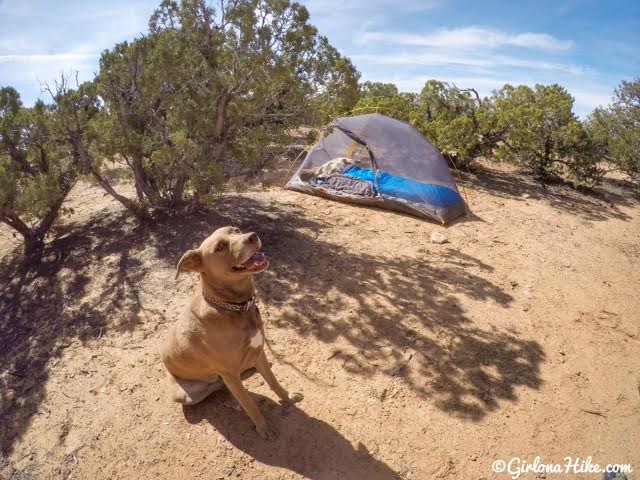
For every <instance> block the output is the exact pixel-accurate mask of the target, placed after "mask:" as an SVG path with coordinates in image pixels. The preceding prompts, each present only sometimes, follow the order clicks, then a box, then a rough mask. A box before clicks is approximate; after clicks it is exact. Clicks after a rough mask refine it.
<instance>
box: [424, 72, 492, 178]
mask: <svg viewBox="0 0 640 480" xmlns="http://www.w3.org/2000/svg"><path fill="white" fill-rule="evenodd" d="M419 108H420V113H421V116H422V119H423V123H422V131H423V133H424V134H425V136H426V137H427V138H428V139H429V140H430V141H431V142H433V143H434V144H435V145H436V146H437V147H438V148H439V149H440V150H441V151H442V153H443V154H444V155H445V156H446V157H447V158H449V160H450V161H452V162H453V163H455V164H456V165H458V166H466V165H468V164H470V163H471V162H473V160H474V159H475V158H476V157H478V156H480V155H485V154H488V153H490V151H491V149H492V148H493V147H494V146H495V145H496V144H497V142H498V141H500V140H501V138H502V134H503V133H504V132H503V130H501V129H500V128H498V126H497V124H496V119H495V109H494V108H493V105H492V104H491V103H490V102H489V101H488V100H487V99H485V100H484V101H483V100H481V99H480V97H479V96H478V94H477V92H476V91H475V90H473V89H467V90H461V89H459V88H458V87H456V86H455V85H451V84H448V83H445V82H439V81H437V80H429V81H428V82H427V83H426V84H425V86H424V88H423V89H422V91H421V92H420V103H419Z"/></svg>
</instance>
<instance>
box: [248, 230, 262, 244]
mask: <svg viewBox="0 0 640 480" xmlns="http://www.w3.org/2000/svg"><path fill="white" fill-rule="evenodd" d="M259 241H260V239H259V238H258V234H257V233H255V232H251V233H250V234H249V237H247V242H248V243H258V242H259Z"/></svg>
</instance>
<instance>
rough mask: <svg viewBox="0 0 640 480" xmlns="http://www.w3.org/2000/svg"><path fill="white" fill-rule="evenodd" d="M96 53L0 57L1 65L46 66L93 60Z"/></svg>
mask: <svg viewBox="0 0 640 480" xmlns="http://www.w3.org/2000/svg"><path fill="white" fill-rule="evenodd" d="M97 55H99V54H98V53H73V52H67V53H42V54H37V53H36V54H17V55H0V64H1V63H20V64H46V63H59V62H78V61H83V60H86V59H95V58H96V56H97Z"/></svg>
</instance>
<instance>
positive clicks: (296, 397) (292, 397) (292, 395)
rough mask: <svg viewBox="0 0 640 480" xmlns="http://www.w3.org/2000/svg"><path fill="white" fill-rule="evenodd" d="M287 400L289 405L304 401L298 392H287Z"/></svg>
mask: <svg viewBox="0 0 640 480" xmlns="http://www.w3.org/2000/svg"><path fill="white" fill-rule="evenodd" d="M287 398H288V400H289V402H290V403H298V402H301V401H302V400H303V399H304V395H302V394H301V393H300V392H289V395H287Z"/></svg>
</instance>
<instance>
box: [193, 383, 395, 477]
mask: <svg viewBox="0 0 640 480" xmlns="http://www.w3.org/2000/svg"><path fill="white" fill-rule="evenodd" d="M229 397H230V394H229V393H228V392H226V391H224V392H218V393H216V394H214V395H212V396H211V397H210V398H208V399H207V400H205V401H204V402H202V403H200V404H198V405H194V406H191V407H184V416H185V418H186V419H187V421H188V422H189V423H191V424H197V423H201V422H203V421H206V422H208V423H210V424H211V425H212V426H213V427H214V428H215V429H216V430H217V431H218V432H219V433H220V434H221V435H222V436H223V437H224V438H225V439H226V440H228V441H229V442H230V443H231V444H232V445H234V446H235V447H236V448H238V449H239V450H241V451H243V452H245V453H246V454H248V455H250V456H251V457H252V458H255V459H256V460H258V461H259V462H262V463H265V464H267V465H273V466H276V467H280V468H287V469H289V470H292V471H294V472H296V473H298V474H299V475H302V476H304V478H309V479H314V480H315V479H317V480H320V479H325V478H367V479H372V480H375V479H380V480H390V479H393V478H399V476H398V475H397V473H396V472H394V471H393V470H392V469H391V468H390V467H389V466H388V465H386V464H385V463H384V462H382V461H379V460H377V459H376V458H374V457H373V456H372V455H371V454H370V453H369V451H368V450H367V447H366V446H365V445H363V444H362V443H358V445H357V447H355V448H354V447H353V446H352V445H351V442H349V440H347V439H346V438H344V437H343V436H342V435H341V434H340V433H339V432H338V431H337V430H336V429H335V428H334V427H332V426H331V425H329V424H328V423H326V422H323V421H322V420H319V419H316V418H313V417H310V416H309V415H307V414H306V413H305V412H304V411H303V410H301V409H298V408H296V407H295V406H293V405H292V406H287V407H283V406H282V405H280V404H276V403H275V402H274V401H273V400H271V399H269V398H267V397H264V396H262V395H257V394H254V398H255V399H256V401H257V402H258V404H259V405H260V409H261V411H262V412H263V414H264V415H265V418H266V419H267V421H268V422H270V423H271V424H272V425H273V426H275V427H276V428H277V430H278V431H279V436H278V438H277V439H275V440H271V441H266V440H262V439H261V438H260V437H259V436H258V434H257V433H256V431H255V429H254V428H253V425H252V424H251V422H250V421H249V419H248V417H246V416H245V418H244V420H242V419H241V418H239V417H240V416H244V413H243V412H238V411H235V410H232V409H230V408H229V407H226V406H225V402H227V401H228V399H229ZM276 417H279V418H277V419H276ZM219 473H220V472H219Z"/></svg>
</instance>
